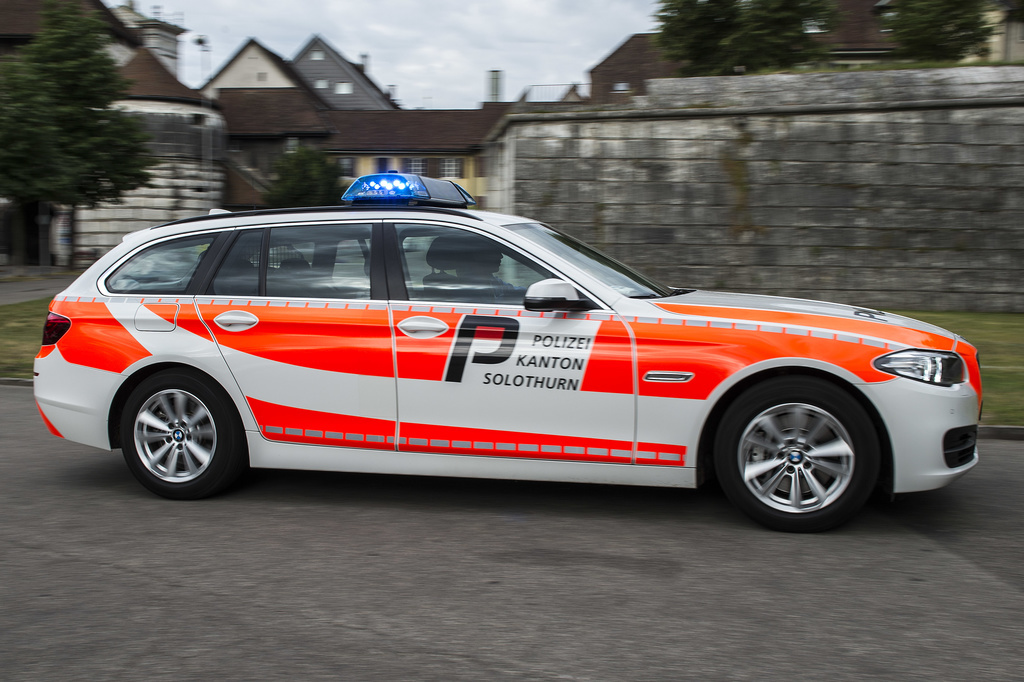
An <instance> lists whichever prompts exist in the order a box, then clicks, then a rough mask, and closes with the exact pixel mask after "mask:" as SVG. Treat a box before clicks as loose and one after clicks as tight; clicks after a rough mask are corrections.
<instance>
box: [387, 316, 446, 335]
mask: <svg viewBox="0 0 1024 682" xmlns="http://www.w3.org/2000/svg"><path fill="white" fill-rule="evenodd" d="M398 328H399V330H401V332H402V333H403V334H405V335H406V336H411V337H412V338H414V339H432V338H434V337H435V336H440V335H441V334H444V333H445V332H446V331H448V325H447V324H445V323H444V322H442V321H441V320H439V319H437V318H434V317H426V316H425V315H417V316H416V317H408V318H406V319H404V320H402V321H401V322H399V323H398Z"/></svg>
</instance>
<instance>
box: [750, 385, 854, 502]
mask: <svg viewBox="0 0 1024 682" xmlns="http://www.w3.org/2000/svg"><path fill="white" fill-rule="evenodd" d="M737 455H738V457H739V465H740V474H741V475H742V476H743V482H744V483H745V484H746V486H747V489H748V490H750V492H751V493H753V495H754V497H756V498H757V500H758V501H760V502H761V503H763V504H765V505H767V506H769V507H771V508H772V509H777V510H779V511H783V512H788V513H791V514H804V513H807V512H812V511H817V510H819V509H823V508H824V507H827V506H829V505H830V504H832V503H833V502H835V501H836V500H838V499H839V498H840V496H842V494H843V492H844V491H845V490H846V489H847V487H849V485H850V481H851V479H852V477H853V471H854V465H855V460H856V457H855V455H854V450H853V441H852V439H851V438H850V434H849V433H848V432H847V431H846V429H845V428H844V427H843V425H842V423H841V422H840V421H839V420H838V419H836V418H835V417H833V416H832V415H831V414H829V413H828V412H826V411H825V410H822V409H821V408H819V407H815V406H814V405H808V404H804V403H786V404H784V405H776V406H775V407H771V408H769V409H767V410H765V411H764V412H762V413H760V414H759V415H757V416H756V417H754V418H753V419H752V420H751V421H750V423H749V424H748V425H747V428H746V429H745V430H744V431H743V435H742V436H741V437H740V441H739V448H738V452H737Z"/></svg>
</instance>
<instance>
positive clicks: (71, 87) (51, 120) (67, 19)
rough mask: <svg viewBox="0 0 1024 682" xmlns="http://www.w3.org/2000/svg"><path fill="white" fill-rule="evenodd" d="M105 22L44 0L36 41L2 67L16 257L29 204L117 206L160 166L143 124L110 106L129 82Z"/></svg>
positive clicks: (1, 177)
mask: <svg viewBox="0 0 1024 682" xmlns="http://www.w3.org/2000/svg"><path fill="white" fill-rule="evenodd" d="M108 42H109V38H108V36H107V32H106V25H105V24H104V22H103V21H102V20H101V19H100V18H99V17H98V16H97V15H96V14H95V13H85V12H83V11H82V9H81V4H80V3H78V2H74V1H67V0H65V1H63V2H62V1H60V0H47V2H46V4H45V5H44V8H43V11H42V26H41V29H40V31H39V33H38V34H37V35H36V36H35V38H34V40H33V41H32V42H31V43H29V44H28V45H27V46H26V47H24V48H23V49H22V50H21V51H20V53H19V54H18V55H17V56H16V57H15V58H14V59H13V60H7V61H5V62H3V63H0V196H4V197H6V198H7V199H9V200H11V201H12V202H13V204H14V242H15V244H14V246H15V254H14V256H15V261H16V262H18V259H19V258H23V256H24V240H25V222H24V220H25V215H24V207H25V206H26V205H27V204H30V203H33V202H41V201H51V202H58V203H62V204H69V205H72V206H78V205H81V206H90V207H92V206H96V205H97V204H98V203H100V202H104V201H110V202H119V201H120V197H121V195H122V194H123V193H124V192H126V191H128V190H131V189H135V188H136V187H140V186H142V185H145V184H146V183H147V182H148V181H149V173H148V172H147V170H146V169H147V168H149V167H150V166H151V165H153V163H154V162H155V161H154V159H153V158H152V157H151V156H150V155H149V153H148V150H147V149H146V144H145V143H146V139H147V136H146V134H145V132H144V131H143V130H142V125H141V123H140V122H139V120H138V119H137V118H135V117H133V116H131V115H130V114H127V113H125V112H123V111H121V110H119V109H116V108H113V107H112V104H113V103H114V102H115V101H116V100H118V99H122V98H123V97H124V96H125V93H126V91H127V87H128V82H127V81H126V80H125V79H124V78H122V77H121V75H120V74H119V73H118V72H117V66H116V65H115V64H114V61H113V60H112V59H111V58H110V56H109V55H108V53H107V51H106V46H107V43H108Z"/></svg>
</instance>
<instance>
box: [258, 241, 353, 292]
mask: <svg viewBox="0 0 1024 682" xmlns="http://www.w3.org/2000/svg"><path fill="white" fill-rule="evenodd" d="M370 233H371V226H370V225H310V226H302V227H275V228H273V229H272V230H271V231H270V253H269V255H268V256H267V296H284V297H289V298H358V299H368V298H370Z"/></svg>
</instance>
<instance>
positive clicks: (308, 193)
mask: <svg viewBox="0 0 1024 682" xmlns="http://www.w3.org/2000/svg"><path fill="white" fill-rule="evenodd" d="M274 173H275V175H276V176H277V179H276V180H274V182H273V183H272V184H271V186H270V189H269V190H267V193H266V194H265V195H263V198H264V200H266V202H267V204H269V205H270V206H273V207H275V208H291V207H293V206H333V205H335V204H337V203H338V200H339V199H340V198H341V190H340V189H339V188H338V177H339V171H338V165H337V164H335V163H333V162H332V161H331V160H330V158H328V156H327V155H326V154H325V153H323V152H322V151H320V150H319V149H313V148H312V147H299V148H298V149H296V150H295V151H294V152H290V153H288V154H285V155H283V156H282V157H281V158H279V159H278V160H277V162H276V163H275V164H274Z"/></svg>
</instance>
